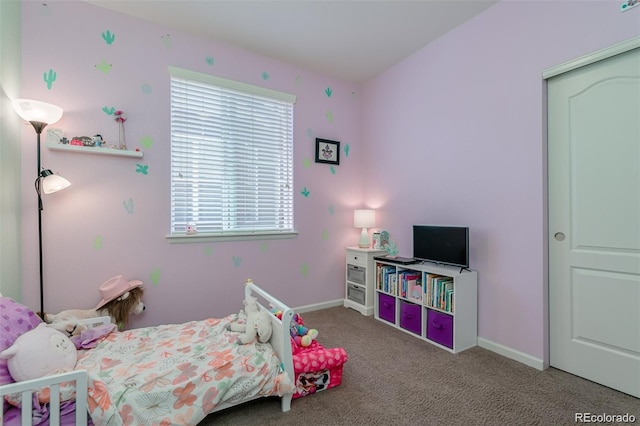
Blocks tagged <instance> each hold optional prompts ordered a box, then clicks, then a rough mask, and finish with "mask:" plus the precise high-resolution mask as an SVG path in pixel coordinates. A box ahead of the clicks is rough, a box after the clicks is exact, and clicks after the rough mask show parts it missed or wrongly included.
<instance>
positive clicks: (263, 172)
mask: <svg viewBox="0 0 640 426" xmlns="http://www.w3.org/2000/svg"><path fill="white" fill-rule="evenodd" d="M169 71H170V74H171V235H180V234H183V235H184V234H185V230H186V226H187V225H188V224H189V223H195V225H196V227H197V233H198V235H202V234H205V235H223V236H224V235H239V236H242V235H252V234H269V233H281V232H292V231H293V104H294V103H295V96H293V95H289V94H287V93H282V92H277V91H272V90H269V89H265V88H260V87H256V86H251V85H247V84H244V83H239V82H235V81H230V80H225V79H221V78H217V77H213V76H210V75H207V74H200V73H196V72H193V71H187V70H183V69H179V68H174V67H170V69H169Z"/></svg>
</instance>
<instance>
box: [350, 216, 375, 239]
mask: <svg viewBox="0 0 640 426" xmlns="http://www.w3.org/2000/svg"><path fill="white" fill-rule="evenodd" d="M353 226H354V228H362V232H361V233H360V241H358V247H360V248H369V247H371V239H370V238H369V232H368V231H367V228H372V227H374V226H376V211H375V210H354V212H353Z"/></svg>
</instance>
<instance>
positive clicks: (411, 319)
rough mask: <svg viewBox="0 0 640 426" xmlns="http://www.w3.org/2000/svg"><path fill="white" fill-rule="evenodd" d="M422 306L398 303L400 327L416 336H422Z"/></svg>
mask: <svg viewBox="0 0 640 426" xmlns="http://www.w3.org/2000/svg"><path fill="white" fill-rule="evenodd" d="M421 310H422V306H420V305H416V304H415V303H409V302H405V301H404V300H403V301H401V302H400V327H402V328H404V329H405V330H408V331H410V332H412V333H415V334H417V335H421V334H422V329H421V326H420V325H421V323H422V316H421Z"/></svg>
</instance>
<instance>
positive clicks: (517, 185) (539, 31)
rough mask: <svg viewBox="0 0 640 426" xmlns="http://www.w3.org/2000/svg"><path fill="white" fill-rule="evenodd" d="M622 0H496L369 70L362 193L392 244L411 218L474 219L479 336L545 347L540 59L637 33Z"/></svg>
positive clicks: (405, 248) (543, 355)
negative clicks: (372, 73)
mask: <svg viewBox="0 0 640 426" xmlns="http://www.w3.org/2000/svg"><path fill="white" fill-rule="evenodd" d="M620 4H621V2H615V1H613V2H612V1H600V2H549V1H540V2H538V1H526V2H515V1H514V2H511V1H509V2H501V3H499V4H497V5H495V6H493V7H492V8H490V9H488V10H487V11H486V12H485V13H483V14H481V15H480V16H477V17H476V18H474V19H473V20H471V21H470V22H468V23H466V24H465V25H463V26H461V27H459V28H457V29H456V30H454V31H451V32H450V33H448V34H447V35H445V36H443V37H441V38H440V39H438V40H437V41H436V42H433V43H431V44H430V45H428V46H426V47H424V48H423V49H422V50H420V51H418V52H417V53H415V54H414V55H412V56H411V57H409V58H407V59H406V60H404V61H403V62H401V63H400V64H398V65H396V66H395V67H393V68H391V69H390V70H388V71H387V72H385V73H384V74H382V75H380V76H378V77H377V78H375V79H373V80H372V81H370V82H368V83H367V84H366V85H365V86H364V88H363V96H362V116H363V126H362V140H365V141H367V144H369V145H370V146H375V149H368V150H367V152H366V160H365V164H366V169H367V170H369V171H371V172H370V173H369V175H368V179H367V184H366V187H365V197H364V200H365V202H368V203H371V204H373V205H375V207H379V212H380V218H381V220H380V223H379V225H380V226H381V227H383V228H386V229H388V230H389V231H390V233H391V238H392V239H395V240H396V241H397V243H398V247H399V248H400V254H401V255H408V256H411V254H412V242H411V225H412V224H451V225H466V226H469V227H470V228H471V235H470V240H471V242H470V244H471V268H472V269H474V270H477V271H478V280H479V283H478V287H479V296H478V297H479V300H478V303H479V306H478V315H479V323H478V327H479V330H478V331H479V336H480V337H482V338H484V339H487V340H489V341H491V342H494V343H497V344H501V345H504V346H506V347H509V348H511V349H514V350H517V351H521V352H523V353H525V354H527V355H529V356H531V357H535V358H538V359H540V360H542V359H545V360H547V357H548V354H547V345H548V343H547V340H548V337H547V335H548V330H547V328H548V324H547V289H546V286H547V276H546V274H547V273H546V255H547V249H546V244H547V242H546V187H545V186H546V140H545V137H546V129H545V127H544V117H545V115H544V108H545V105H546V104H545V99H544V93H545V83H544V81H543V80H542V71H543V70H544V69H545V68H548V67H551V66H554V65H558V64H560V63H563V62H565V61H568V60H571V59H574V58H577V57H579V56H582V55H585V54H588V53H590V52H593V51H595V50H598V49H601V48H605V47H608V46H610V45H613V44H615V43H618V42H620V41H623V40H626V39H629V38H632V37H634V36H637V35H638V34H640V9H635V10H630V11H628V12H625V13H620V12H619V6H620Z"/></svg>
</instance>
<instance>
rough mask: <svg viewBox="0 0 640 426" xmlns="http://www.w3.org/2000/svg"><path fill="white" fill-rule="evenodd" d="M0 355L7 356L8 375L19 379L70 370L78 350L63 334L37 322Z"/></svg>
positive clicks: (16, 379) (19, 380)
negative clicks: (36, 324)
mask: <svg viewBox="0 0 640 426" xmlns="http://www.w3.org/2000/svg"><path fill="white" fill-rule="evenodd" d="M0 358H2V359H6V360H7V367H8V369H9V374H11V377H13V379H14V380H15V381H16V382H22V381H24V380H30V379H37V378H40V377H44V376H48V375H50V374H54V373H62V372H64V371H70V370H73V367H75V365H76V361H77V359H78V351H77V350H76V347H75V345H74V344H73V342H71V340H70V339H69V338H68V337H67V336H66V335H65V334H63V333H61V332H60V331H58V330H56V329H54V328H52V327H49V326H48V325H47V324H45V323H40V324H39V325H38V326H37V327H36V328H34V329H32V330H29V331H27V332H26V333H24V334H21V335H20V336H19V337H18V338H17V339H16V341H15V342H13V345H11V346H10V347H9V348H8V349H5V350H4V351H2V352H0Z"/></svg>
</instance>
